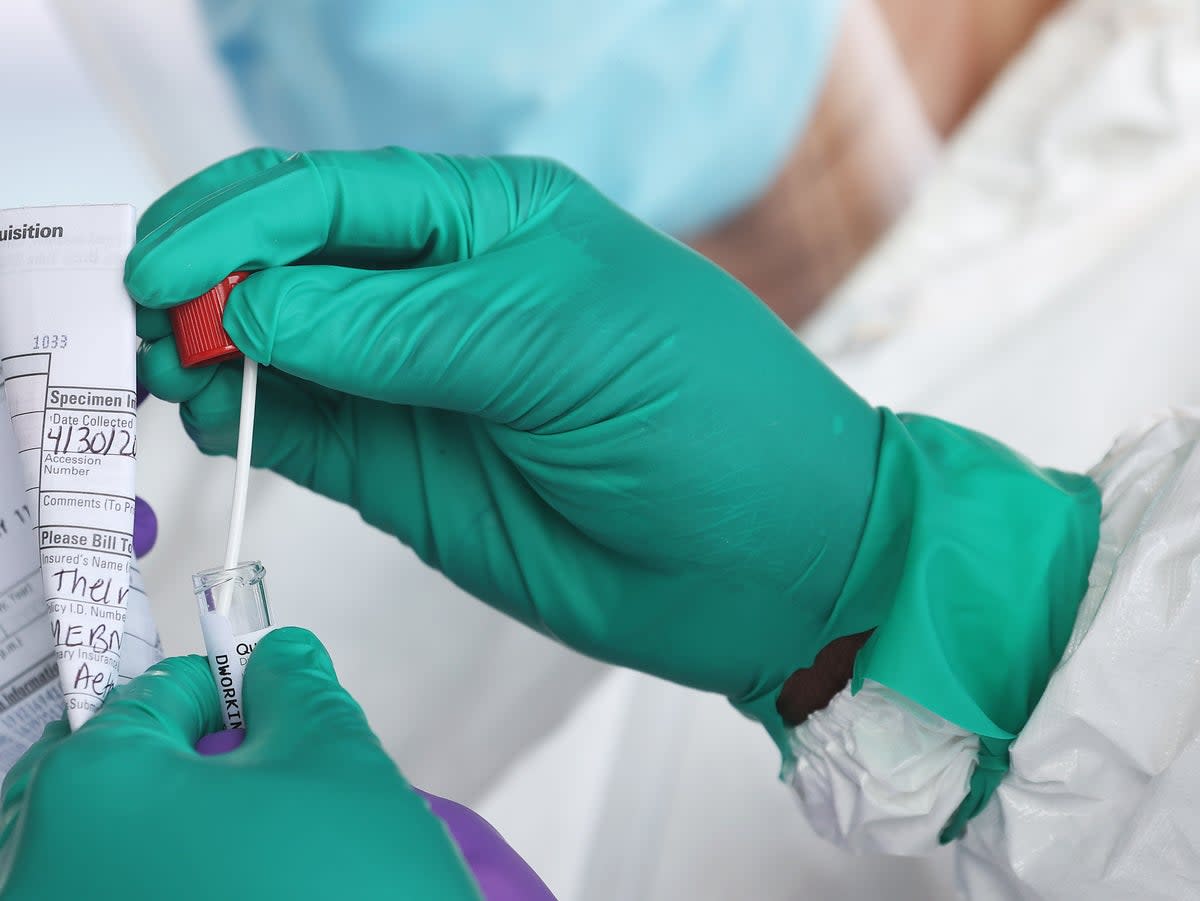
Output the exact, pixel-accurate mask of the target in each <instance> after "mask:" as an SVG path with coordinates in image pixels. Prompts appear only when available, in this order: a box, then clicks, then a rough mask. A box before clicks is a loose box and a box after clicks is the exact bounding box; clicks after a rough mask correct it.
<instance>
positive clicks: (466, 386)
mask: <svg viewBox="0 0 1200 901" xmlns="http://www.w3.org/2000/svg"><path fill="white" fill-rule="evenodd" d="M505 252H506V253H508V252H512V251H509V250H506V251H505ZM534 255H535V256H536V252H535V253H534ZM496 262H497V261H496V260H494V259H480V260H477V261H471V262H469V263H465V264H462V265H459V266H453V267H449V266H446V267H438V268H435V269H412V270H384V271H373V272H372V271H365V270H359V269H347V268H343V267H338V266H289V267H286V268H281V269H272V270H268V271H265V272H259V273H257V274H255V275H254V276H252V277H251V278H249V279H247V280H246V281H245V282H243V283H242V284H241V285H239V289H238V291H236V292H234V293H233V294H232V295H231V296H230V298H229V302H228V303H227V305H226V307H225V319H224V323H225V328H226V330H227V331H228V332H229V336H230V338H231V339H232V340H233V342H234V343H235V344H236V345H237V346H238V347H240V348H242V350H243V352H244V353H245V354H246V355H247V356H249V357H251V358H253V359H255V360H257V361H258V362H259V363H261V364H263V365H267V366H272V367H275V368H276V369H279V370H281V371H283V372H286V373H289V374H290V375H293V376H296V377H297V378H300V379H304V380H306V381H310V382H316V383H317V384H320V385H324V386H326V387H328V388H333V389H336V390H338V391H343V392H346V393H347V394H351V395H354V396H357V397H366V398H371V399H373V400H378V401H385V402H387V403H391V404H406V405H411V406H418V407H434V408H437V409H442V410H453V411H456V412H459V413H467V414H470V415H473V416H479V417H482V418H484V419H487V420H490V421H493V422H500V423H506V424H512V423H513V421H514V420H515V419H517V418H518V417H520V416H521V415H522V414H523V413H525V412H527V411H529V410H531V409H534V408H535V407H536V408H538V409H539V411H540V412H541V413H544V414H545V415H546V416H549V415H551V405H553V404H560V405H561V404H566V403H569V402H570V399H568V398H557V399H555V398H548V397H547V396H546V395H547V389H548V388H549V387H550V386H551V385H553V384H555V383H557V382H559V381H560V380H561V378H562V374H563V373H564V372H567V371H568V369H569V367H570V366H571V365H572V361H573V360H574V359H575V356H574V355H575V353H576V352H577V351H578V350H579V349H580V348H582V347H585V346H586V342H589V341H594V340H597V338H596V334H595V333H597V332H598V329H597V328H596V321H597V320H596V315H595V313H592V314H590V315H585V316H578V317H560V320H561V321H560V322H559V323H558V325H557V326H556V328H553V329H552V328H551V327H549V326H548V325H547V318H546V316H545V315H544V314H543V313H541V312H540V310H538V309H537V308H538V307H540V306H544V305H548V304H549V303H552V302H554V300H555V298H553V297H541V296H536V295H530V294H525V293H522V294H516V293H512V294H509V293H506V292H505V290H504V286H503V284H504V283H503V280H502V279H499V278H498V277H496V276H489V275H488V273H487V271H486V267H488V266H489V265H492V264H495V263H496ZM531 264H532V265H536V263H534V262H533V261H532V260H531ZM581 265H582V264H581ZM581 273H582V274H581V277H586V270H584V269H581ZM317 335H336V336H337V338H336V340H314V336H317ZM554 367H561V368H560V369H559V370H558V371H557V372H555V371H554ZM551 373H552V375H550V374H551Z"/></svg>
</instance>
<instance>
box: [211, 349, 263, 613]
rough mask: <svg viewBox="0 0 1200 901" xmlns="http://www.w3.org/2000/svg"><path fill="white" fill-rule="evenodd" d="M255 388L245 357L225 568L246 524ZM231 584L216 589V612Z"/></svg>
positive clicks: (253, 366) (225, 606) (224, 606)
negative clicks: (221, 588)
mask: <svg viewBox="0 0 1200 901" xmlns="http://www.w3.org/2000/svg"><path fill="white" fill-rule="evenodd" d="M257 392H258V364H257V363H255V362H254V361H253V360H251V359H250V358H249V357H246V358H245V362H244V363H243V365H242V410H241V413H240V415H239V416H238V443H237V463H236V468H235V469H234V476H233V504H232V506H231V508H230V511H229V533H228V535H227V536H226V539H225V568H226V569H233V568H234V567H235V566H237V565H238V556H239V555H240V554H241V552H242V531H243V529H244V527H245V525H246V490H247V486H248V483H249V481H250V451H251V448H252V445H253V443H254V401H255V398H256V396H257ZM232 593H233V592H232V585H229V586H228V587H227V588H226V589H225V590H223V591H220V592H218V597H217V612H218V613H220V614H221V615H222V616H228V615H229V605H230V603H231V599H232Z"/></svg>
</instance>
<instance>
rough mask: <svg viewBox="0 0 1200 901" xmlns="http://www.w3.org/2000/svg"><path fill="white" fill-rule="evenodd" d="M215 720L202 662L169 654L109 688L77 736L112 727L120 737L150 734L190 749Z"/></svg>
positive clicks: (96, 735) (95, 736) (98, 736)
mask: <svg viewBox="0 0 1200 901" xmlns="http://www.w3.org/2000/svg"><path fill="white" fill-rule="evenodd" d="M220 721H221V715H220V705H219V704H218V699H217V693H216V686H214V685H213V679H212V673H211V672H210V670H209V668H208V663H207V662H206V661H205V660H204V658H203V657H198V656H195V655H191V656H188V657H169V658H167V659H166V660H162V661H160V662H159V663H156V664H155V665H154V666H152V667H150V668H149V669H148V670H146V672H144V673H142V674H141V675H140V676H138V677H137V678H136V679H134V680H133V681H132V682H130V683H129V684H128V685H124V686H122V687H120V688H118V689H114V690H113V693H112V694H111V695H109V698H108V700H107V701H106V702H105V704H104V706H103V707H102V708H101V709H100V712H99V713H98V714H96V716H94V717H93V718H92V719H91V720H89V721H88V722H87V723H86V724H85V725H84V726H83V728H82V729H81V730H80V736H81V738H82V737H83V736H88V739H87V740H89V741H91V740H102V739H103V737H104V736H105V735H111V734H113V733H117V734H119V735H120V737H121V739H122V740H123V741H129V740H131V739H132V740H138V741H147V740H150V739H154V740H157V741H160V742H161V741H166V742H168V743H169V744H172V745H174V746H175V747H177V748H180V749H187V750H191V748H192V746H193V745H194V744H195V743H196V740H197V739H199V738H200V736H202V735H205V734H207V733H208V732H211V731H212V730H213V729H215V728H217V726H218V724H219V723H220Z"/></svg>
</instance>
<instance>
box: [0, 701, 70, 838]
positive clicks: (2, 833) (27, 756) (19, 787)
mask: <svg viewBox="0 0 1200 901" xmlns="http://www.w3.org/2000/svg"><path fill="white" fill-rule="evenodd" d="M70 734H71V727H70V726H69V725H67V719H66V717H63V718H62V719H58V720H54V721H52V722H49V723H47V724H46V728H45V729H43V730H42V737H41V738H39V739H38V740H37V741H35V742H34V743H33V744H32V745H31V746H30V747H29V749H28V750H26V751H25V753H24V754H22V755H21V758H20V759H19V760H18V761H17V762H16V763H14V764H13V765H12V768H11V769H10V770H9V771H8V773H7V774H6V775H5V777H4V788H3V802H2V804H0V847H4V846H5V845H6V844H7V843H8V837H9V834H10V833H11V832H12V829H13V826H14V825H16V820H17V814H18V813H19V811H20V809H21V802H22V801H23V800H24V799H25V792H26V791H27V790H28V788H29V780H30V779H31V778H32V777H33V774H34V772H35V771H36V769H37V765H38V764H39V763H41V762H42V760H43V759H44V758H45V756H46V755H47V754H49V753H50V751H51V750H52V749H53V748H54V747H56V746H57V745H58V744H59V742H61V741H62V740H63V739H65V738H66V737H67V736H69V735H70Z"/></svg>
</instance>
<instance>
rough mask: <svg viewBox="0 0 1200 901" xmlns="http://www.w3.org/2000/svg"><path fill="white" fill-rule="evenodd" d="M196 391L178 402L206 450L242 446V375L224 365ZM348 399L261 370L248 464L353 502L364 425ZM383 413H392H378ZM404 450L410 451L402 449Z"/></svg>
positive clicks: (224, 450) (225, 450)
mask: <svg viewBox="0 0 1200 901" xmlns="http://www.w3.org/2000/svg"><path fill="white" fill-rule="evenodd" d="M218 369H219V371H218V372H217V373H216V374H215V375H214V376H213V379H212V381H211V382H209V384H208V385H207V386H206V387H205V390H204V391H202V392H200V393H199V394H198V395H196V396H195V397H193V398H191V399H189V400H188V402H187V403H185V404H183V406H181V407H180V411H179V412H180V418H181V419H182V421H183V428H184V431H185V432H187V434H188V437H190V438H191V439H192V441H193V442H195V444H196V446H197V447H198V448H199V449H200V450H201V451H202V452H203V453H205V454H209V455H218V454H220V455H226V456H232V455H233V454H235V453H236V452H237V435H238V414H239V412H240V410H241V401H242V378H241V372H240V370H239V369H238V368H237V367H235V366H222V367H219V368H218ZM347 404H348V400H347V399H346V398H344V397H343V396H342V395H340V394H337V393H336V392H331V391H328V390H326V389H323V388H321V387H320V386H317V385H310V384H307V383H302V382H298V381H297V380H295V379H292V378H289V377H288V376H286V375H283V374H281V373H279V372H276V371H274V370H271V369H267V368H265V367H264V368H262V369H260V370H259V371H258V399H257V405H256V407H255V415H254V443H253V446H252V448H251V455H250V462H251V464H252V465H254V466H257V467H265V468H267V469H271V470H273V471H274V472H277V473H278V474H279V475H281V476H283V477H284V478H288V479H291V480H292V481H294V482H297V483H299V484H301V485H304V486H306V487H308V488H311V489H313V490H314V491H317V492H319V493H321V494H324V495H326V496H327V497H330V498H332V499H333V500H338V501H350V500H351V499H352V495H353V490H354V489H353V486H354V485H355V481H356V479H355V473H354V468H355V464H356V459H355V451H354V436H355V434H356V432H357V431H358V428H357V425H356V424H355V421H354V420H355V416H354V414H353V412H352V411H351V410H350V409H349V407H348V406H347ZM378 415H379V416H380V417H384V416H387V415H389V412H388V411H379V414H378ZM397 452H398V453H404V450H403V448H401V447H397Z"/></svg>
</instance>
